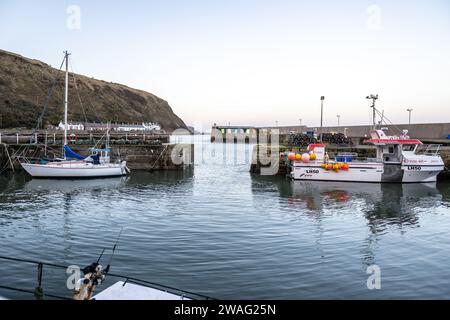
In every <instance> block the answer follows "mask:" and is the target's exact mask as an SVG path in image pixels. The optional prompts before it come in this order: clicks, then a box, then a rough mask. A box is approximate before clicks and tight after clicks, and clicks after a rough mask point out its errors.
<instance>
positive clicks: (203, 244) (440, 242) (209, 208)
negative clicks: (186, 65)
mask: <svg viewBox="0 0 450 320" xmlns="http://www.w3.org/2000/svg"><path fill="white" fill-rule="evenodd" d="M195 149H196V154H195V157H196V164H195V168H194V170H192V171H185V172H154V173H146V172H133V174H132V175H131V176H130V177H129V178H127V179H125V178H111V179H100V180H83V181H65V180H57V181H52V180H31V179H30V178H28V177H27V176H25V175H22V174H16V175H15V176H12V175H6V176H5V175H3V176H1V177H0V255H5V256H12V257H20V258H27V259H36V260H39V261H45V262H54V263H58V264H64V265H69V264H80V265H82V266H85V265H87V264H89V263H91V262H93V261H94V260H96V258H97V256H98V255H99V253H100V252H101V250H102V248H103V247H112V245H113V244H114V242H115V239H116V237H117V234H118V232H119V231H120V228H121V227H122V226H123V227H124V230H123V234H122V238H121V240H120V243H119V246H118V249H117V251H116V255H115V256H114V260H113V266H112V270H111V272H114V273H119V274H126V275H129V276H133V277H137V278H142V279H145V280H148V281H154V282H158V283H162V284H165V285H169V286H175V287H178V288H180V289H185V290H191V291H194V292H197V293H202V294H206V295H209V296H212V297H215V298H220V299H226V298H236V299H240V298H248V299H250V298H255V299H265V298H286V299H310V298H312V299H321V298H338V299H346V298H357V299H358V298H362V299H378V298H447V299H449V298H450V236H449V234H450V184H449V183H448V182H446V183H439V184H437V185H436V186H435V185H424V184H408V185H378V184H353V183H334V184H333V183H318V182H310V183H306V182H305V183H302V182H291V181H290V180H288V179H285V178H283V177H261V176H254V175H251V174H249V172H248V170H249V161H250V159H251V155H250V152H251V146H248V145H244V144H239V145H231V146H221V145H211V144H209V143H208V142H207V140H205V139H203V142H202V139H197V140H196V148H195ZM107 258H108V257H107V256H106V259H105V261H104V263H105V264H106V263H107ZM373 264H376V265H378V266H379V267H380V268H381V290H369V289H367V285H366V281H367V278H368V276H369V275H368V274H366V270H367V267H368V266H370V265H373ZM113 281H114V279H112V278H109V279H108V280H107V282H108V283H107V284H112V283H113ZM0 285H8V286H15V287H21V288H27V289H31V290H32V289H33V288H34V287H35V286H36V272H35V267H34V266H31V265H27V264H18V263H12V262H5V261H2V260H0ZM104 287H105V286H104ZM104 287H103V288H104ZM44 289H45V291H46V292H47V293H54V294H59V295H65V296H68V297H69V296H70V291H68V290H67V289H66V288H65V274H64V271H61V270H46V271H45V273H44ZM0 295H2V296H6V297H9V298H25V299H27V298H32V297H31V296H30V295H28V294H26V293H20V292H13V291H8V290H3V289H0Z"/></svg>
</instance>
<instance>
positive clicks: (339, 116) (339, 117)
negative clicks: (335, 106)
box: [336, 114, 341, 127]
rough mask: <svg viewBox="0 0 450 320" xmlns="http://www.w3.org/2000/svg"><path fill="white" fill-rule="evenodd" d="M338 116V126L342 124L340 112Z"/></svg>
mask: <svg viewBox="0 0 450 320" xmlns="http://www.w3.org/2000/svg"><path fill="white" fill-rule="evenodd" d="M336 117H337V119H338V127H339V126H340V119H341V115H340V114H338V115H336Z"/></svg>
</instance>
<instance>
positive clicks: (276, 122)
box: [275, 120, 278, 128]
mask: <svg viewBox="0 0 450 320" xmlns="http://www.w3.org/2000/svg"><path fill="white" fill-rule="evenodd" d="M275 125H276V127H277V128H278V120H276V121H275Z"/></svg>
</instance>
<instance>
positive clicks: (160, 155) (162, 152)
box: [150, 145, 167, 170]
mask: <svg viewBox="0 0 450 320" xmlns="http://www.w3.org/2000/svg"><path fill="white" fill-rule="evenodd" d="M166 149H167V145H166V146H165V147H164V149H163V151H161V153H160V154H159V157H158V159H156V161H155V162H154V163H153V165H152V166H151V167H150V170H151V169H153V168H154V167H155V165H156V163H157V162H158V160H159V159H160V158H161V157H162V155H163V154H164V152H165V151H166Z"/></svg>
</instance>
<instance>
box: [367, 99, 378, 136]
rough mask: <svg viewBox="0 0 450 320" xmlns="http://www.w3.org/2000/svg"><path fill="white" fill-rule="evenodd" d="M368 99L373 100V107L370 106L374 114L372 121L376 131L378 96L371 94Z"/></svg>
mask: <svg viewBox="0 0 450 320" xmlns="http://www.w3.org/2000/svg"><path fill="white" fill-rule="evenodd" d="M366 99H371V100H372V105H371V106H370V107H371V108H372V111H373V114H372V120H373V124H372V126H373V128H372V129H373V130H375V129H376V128H377V122H376V115H375V113H376V109H375V101H376V100H377V99H378V95H373V94H371V95H370V96H367V97H366Z"/></svg>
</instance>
